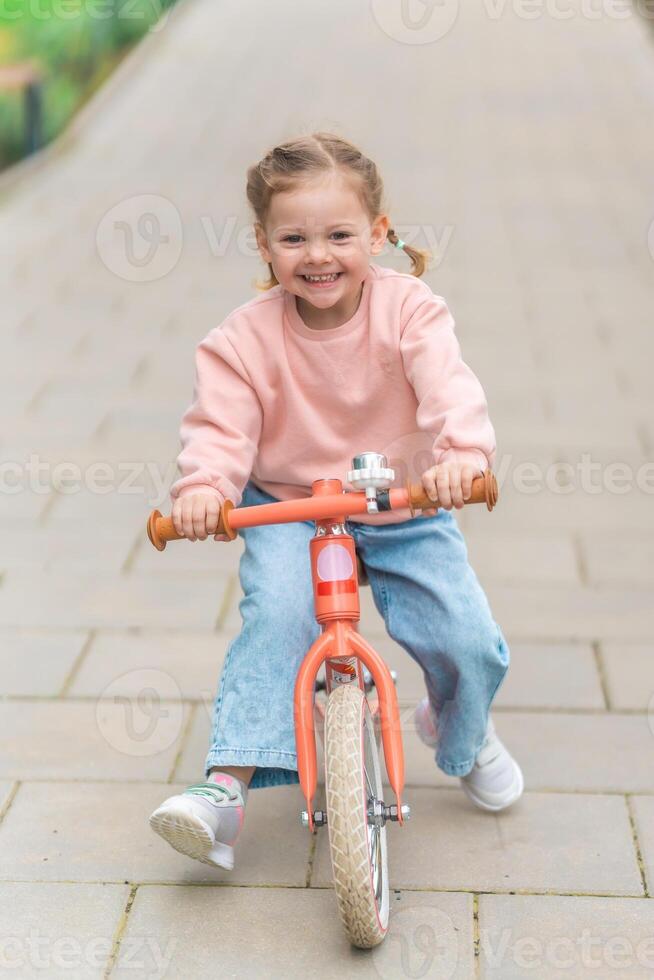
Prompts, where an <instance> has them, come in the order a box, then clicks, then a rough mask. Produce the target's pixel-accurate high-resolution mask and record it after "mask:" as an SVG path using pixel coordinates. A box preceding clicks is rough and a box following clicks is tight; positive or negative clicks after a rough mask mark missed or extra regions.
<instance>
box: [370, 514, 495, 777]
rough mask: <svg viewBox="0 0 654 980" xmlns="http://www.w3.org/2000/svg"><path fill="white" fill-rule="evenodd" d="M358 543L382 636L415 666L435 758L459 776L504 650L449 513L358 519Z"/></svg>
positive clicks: (466, 766)
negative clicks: (361, 522) (430, 716)
mask: <svg viewBox="0 0 654 980" xmlns="http://www.w3.org/2000/svg"><path fill="white" fill-rule="evenodd" d="M358 547H359V550H360V552H361V556H362V558H363V561H364V562H365V565H366V569H367V572H368V577H369V579H370V585H371V587H372V590H373V596H374V599H375V604H376V605H377V608H378V609H379V611H380V612H381V613H382V615H383V616H384V620H385V623H386V629H387V631H388V633H389V635H390V636H391V637H392V638H393V639H394V640H395V641H396V642H397V643H398V644H400V646H402V647H403V648H404V649H405V650H406V651H407V652H408V653H409V655H410V656H411V657H413V659H414V660H415V661H416V662H417V663H418V664H419V665H420V666H421V667H422V669H423V672H424V675H425V683H426V687H427V692H428V695H429V698H430V701H431V703H432V705H433V707H434V709H435V711H436V714H437V716H438V743H437V746H436V752H435V759H436V763H437V765H438V766H439V768H440V769H442V770H443V771H444V772H446V773H448V775H452V776H463V775H466V773H468V772H469V771H470V770H471V769H472V767H473V765H474V761H475V758H476V756H477V753H478V751H479V749H480V748H481V745H482V742H483V740H484V736H485V732H486V725H487V722H488V712H489V709H490V705H491V702H492V701H493V698H494V697H495V694H496V693H497V690H498V688H499V686H500V684H501V682H502V680H503V679H504V676H505V674H506V671H507V669H508V665H509V660H510V653H509V648H508V646H507V644H506V641H505V639H504V637H503V635H502V632H501V630H500V628H499V626H498V625H497V623H496V622H495V621H494V619H493V617H492V614H491V610H490V607H489V604H488V600H487V598H486V595H485V593H484V591H483V589H482V587H481V585H480V583H479V581H478V579H477V576H476V575H475V573H474V571H473V569H472V568H471V566H470V564H469V562H468V554H467V549H466V546H465V541H464V539H463V536H462V534H461V531H460V530H459V526H458V523H457V521H456V518H455V516H454V514H452V513H451V512H449V511H445V510H440V511H439V512H438V513H437V514H436V515H435V516H433V517H415V518H413V519H412V520H409V521H403V522H400V523H397V524H384V525H376V526H373V525H365V526H362V530H361V532H360V535H359V541H358Z"/></svg>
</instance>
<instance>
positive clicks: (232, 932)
mask: <svg viewBox="0 0 654 980" xmlns="http://www.w3.org/2000/svg"><path fill="white" fill-rule="evenodd" d="M334 913H335V900H334V895H333V893H332V892H331V890H330V891H324V890H317V889H310V890H308V891H307V890H306V889H297V888H292V889H285V890H281V889H275V888H247V889H245V888H229V887H226V888H175V889H173V888H160V887H157V886H148V887H143V888H139V890H138V892H137V894H136V899H135V901H134V905H133V907H132V911H131V914H130V917H129V924H128V927H127V930H126V932H125V940H126V941H128V942H129V941H132V942H133V943H134V946H135V948H137V949H141V951H142V954H143V959H142V961H143V964H144V967H143V969H144V973H143V975H145V976H149V975H150V971H154V969H155V968H156V967H157V966H158V965H159V964H157V962H156V960H155V958H154V957H155V956H156V955H157V954H158V955H159V956H160V961H159V962H160V963H163V962H165V963H166V964H167V965H168V963H169V966H168V972H167V973H166V976H174V977H177V976H182V975H184V974H186V975H188V976H194V977H199V976H209V975H210V974H211V972H212V971H215V969H216V964H217V963H219V964H220V975H221V976H235V977H256V976H265V977H271V978H279V980H282V978H286V977H288V976H289V975H291V976H302V977H307V978H314V980H318V978H320V980H322V978H330V980H338V978H340V977H342V976H343V975H345V976H348V977H370V978H375V980H378V978H379V977H400V976H406V975H408V976H413V975H414V971H419V970H420V969H421V966H422V968H423V969H424V965H425V954H426V955H427V956H428V958H429V965H430V967H431V969H432V971H438V972H432V974H431V975H432V976H443V977H445V976H447V977H451V978H453V980H466V978H468V977H470V976H471V975H472V970H473V957H472V898H471V896H470V895H447V894H441V895H435V894H420V893H416V892H404V891H403V892H397V893H395V894H394V895H393V919H392V925H391V927H390V931H389V934H388V936H387V938H386V942H385V943H384V944H383V945H382V946H380V947H377V948H376V949H375V950H372V951H370V952H365V953H363V952H361V951H360V950H354V949H352V948H351V947H350V946H349V944H348V943H347V942H346V940H345V939H344V937H343V935H342V932H341V930H340V925H339V923H338V920H337V916H336V915H335V914H334ZM300 920H301V921H302V923H303V927H302V929H296V928H292V927H291V926H292V925H294V924H296V923H297V922H298V921H300ZM264 923H265V925H266V930H267V931H266V936H265V940H264V939H263V937H262V925H263V924H264ZM421 930H422V931H421ZM307 933H310V934H312V935H319V936H320V945H319V947H316V946H315V945H314V944H311V943H307V941H306V936H307ZM436 934H437V935H438V943H437V945H436V946H435V947H434V948H433V949H432V948H430V949H429V950H424V948H423V947H424V943H423V942H422V941H421V940H422V939H423V937H424V936H427V937H428V938H431V937H432V936H435V935H436ZM236 935H238V937H239V942H238V944H236V943H233V944H232V943H226V942H225V937H226V936H236ZM146 939H148V940H149V942H150V945H151V947H154V948H151V950H150V951H149V955H148V947H147V946H146V943H145V940H146ZM146 957H147V958H146ZM129 967H130V964H129V962H125V963H124V964H122V962H121V955H120V953H119V955H118V957H117V960H116V967H115V969H114V972H113V974H112V976H116V977H124V978H127V977H130V976H134V972H133V971H130V968H129ZM407 970H408V971H410V972H408V973H407V972H406V971H407ZM425 975H426V974H425Z"/></svg>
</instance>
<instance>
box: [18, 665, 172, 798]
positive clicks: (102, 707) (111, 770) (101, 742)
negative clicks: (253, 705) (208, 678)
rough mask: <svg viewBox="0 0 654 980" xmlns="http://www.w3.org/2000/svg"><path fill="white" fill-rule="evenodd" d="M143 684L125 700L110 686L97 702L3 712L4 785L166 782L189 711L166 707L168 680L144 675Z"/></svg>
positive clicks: (32, 704)
mask: <svg viewBox="0 0 654 980" xmlns="http://www.w3.org/2000/svg"><path fill="white" fill-rule="evenodd" d="M141 684H142V687H141V688H140V690H139V691H138V692H136V693H134V692H130V694H129V695H127V696H125V695H124V694H122V693H121V691H120V689H118V690H117V691H116V692H114V691H113V689H112V687H111V685H109V686H108V687H107V688H105V691H104V692H103V697H102V698H101V699H98V700H93V701H26V700H20V701H6V702H5V703H3V704H0V730H1V731H2V741H1V743H0V745H1V746H2V748H1V751H0V777H3V778H9V779H94V778H96V779H97V778H102V779H133V780H139V779H161V780H164V779H166V778H167V777H168V775H169V774H170V772H171V771H172V767H173V764H174V761H175V757H176V754H177V752H178V749H179V745H180V744H181V738H182V733H183V731H184V726H185V724H186V721H187V718H188V712H189V706H188V705H186V704H184V703H182V702H180V701H170V702H167V701H164V700H163V698H165V697H166V695H167V694H169V693H170V691H171V687H172V685H171V680H170V678H169V677H168V676H167V675H162V674H161V673H160V672H159V673H157V672H152V671H148V672H144V673H143V674H142V678H141ZM173 692H174V688H173Z"/></svg>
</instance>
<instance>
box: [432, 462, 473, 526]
mask: <svg viewBox="0 0 654 980" xmlns="http://www.w3.org/2000/svg"><path fill="white" fill-rule="evenodd" d="M479 472H480V470H479V468H478V467H476V466H471V465H470V464H465V465H463V466H462V465H460V464H459V463H438V464H437V465H435V466H431V467H430V468H429V469H428V470H425V472H424V473H423V474H422V485H423V487H424V489H425V491H426V492H427V494H428V495H429V499H430V500H434V501H436V500H438V506H439V507H443V508H444V509H445V510H451V509H452V505H454V506H455V507H456V508H457V510H460V509H461V508H462V507H463V504H464V501H466V500H469V499H470V496H471V494H472V481H473V480H474V478H475V476H477V475H478V474H479ZM435 513H436V511H435V510H434V509H433V508H430V509H429V510H423V514H429V515H432V514H435Z"/></svg>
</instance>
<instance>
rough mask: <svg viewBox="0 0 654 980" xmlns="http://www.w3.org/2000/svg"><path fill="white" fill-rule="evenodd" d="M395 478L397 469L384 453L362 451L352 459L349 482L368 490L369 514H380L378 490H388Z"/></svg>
mask: <svg viewBox="0 0 654 980" xmlns="http://www.w3.org/2000/svg"><path fill="white" fill-rule="evenodd" d="M394 479H395V470H392V469H391V468H390V466H389V465H388V460H387V459H386V457H385V456H384V455H383V454H382V453H360V454H359V455H358V456H355V457H354V458H353V460H352V469H351V470H349V471H348V474H347V482H348V483H349V484H351V485H352V486H353V487H354V489H355V490H365V491H366V508H367V510H368V513H369V514H378V513H379V508H378V506H377V491H378V490H388V489H389V487H390V486H391V485H392V483H393V480H394Z"/></svg>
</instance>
